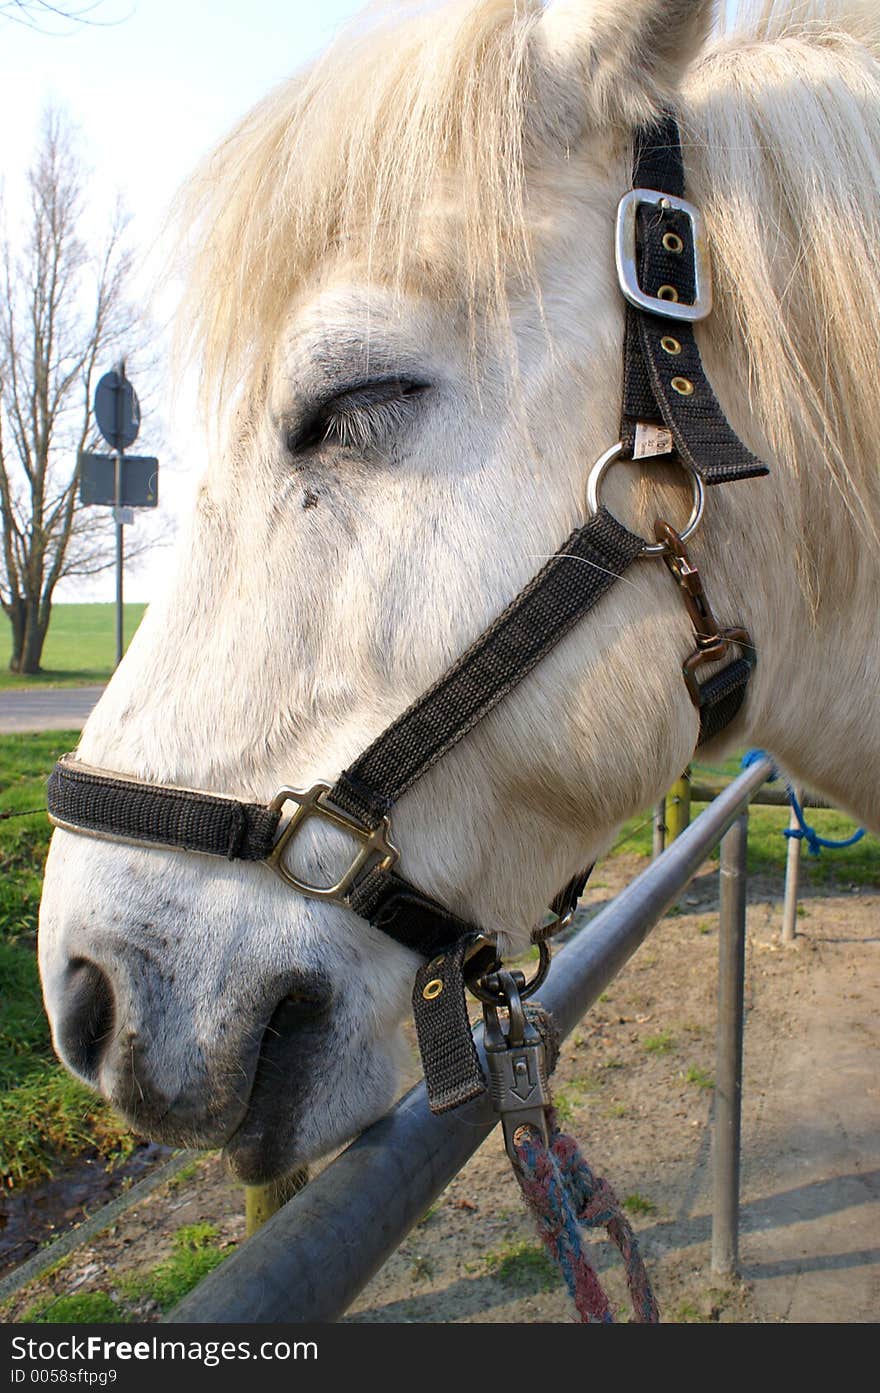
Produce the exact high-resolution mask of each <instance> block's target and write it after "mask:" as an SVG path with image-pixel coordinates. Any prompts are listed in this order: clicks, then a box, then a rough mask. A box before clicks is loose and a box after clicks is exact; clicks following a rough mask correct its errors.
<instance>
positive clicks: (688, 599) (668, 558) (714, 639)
mask: <svg viewBox="0 0 880 1393" xmlns="http://www.w3.org/2000/svg"><path fill="white" fill-rule="evenodd" d="M654 535H655V537H656V538H657V541H658V542H659V543H662V544H663V548H664V550H663V560H664V561H665V563H666V565H667V566H668V568H669V570H670V571H671V573H672V575H673V576H674V578H675V579H676V581H677V582H678V584H679V586H680V587H681V593H682V597H683V599H684V603H685V608H686V609H687V612H688V616H689V618H690V621H691V623H692V624H693V626H694V637H695V638H696V641H697V646H696V648H695V649H694V651H693V653H692V654H691V655H690V657H689V658H686V659H685V661H684V663H683V664H682V672H683V674H684V680H685V684H686V686H687V689H688V693H689V695H690V698H691V701H692V702H693V703H694V706H696V708H697V710H699V709H700V686H699V683H698V681H697V670H698V669H699V668H701V667H702V666H703V665H704V664H705V663H714V662H718V661H719V660H720V659H721V658H724V657H726V656H727V652H728V649H729V648H730V646H731V644H733V643H735V644H737V645H738V646H739V647H740V648H741V649H742V650H743V653H744V655H745V656H746V657H747V658H749V655H750V653H751V652H752V640H751V637H750V635H749V634H748V632H747V630H745V629H722V628H721V627H720V626H719V624H718V621H717V619H716V618H715V616H714V614H713V613H712V606H711V605H710V604H709V597H708V596H707V594H706V590H705V587H704V585H703V578H702V576H701V575H700V572H699V570H698V569H697V567H696V566H695V565H694V563H693V562H692V561H691V559H690V557H689V556H688V554H687V549H686V547H685V545H684V541H683V539H682V537H681V536H680V535H679V534H678V533H677V532H676V531H675V529H674V528H673V527H670V526H669V523H668V522H663V521H661V520H660V519H658V520H657V521H656V522H655V523H654Z"/></svg>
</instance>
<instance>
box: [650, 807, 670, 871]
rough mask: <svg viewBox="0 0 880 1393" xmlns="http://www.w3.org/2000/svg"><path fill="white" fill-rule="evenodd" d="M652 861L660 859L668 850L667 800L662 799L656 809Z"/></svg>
mask: <svg viewBox="0 0 880 1393" xmlns="http://www.w3.org/2000/svg"><path fill="white" fill-rule="evenodd" d="M653 834H654V835H653V843H652V846H651V856H652V859H654V858H656V857H658V856H659V855H660V853H661V851H664V850H665V848H666V799H665V798H661V799H660V802H659V803H658V804H657V806H656V808H655V809H654V823H653Z"/></svg>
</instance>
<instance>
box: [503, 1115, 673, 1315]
mask: <svg viewBox="0 0 880 1393" xmlns="http://www.w3.org/2000/svg"><path fill="white" fill-rule="evenodd" d="M549 1123H550V1145H549V1147H547V1146H545V1145H544V1142H543V1140H542V1138H541V1137H540V1135H539V1134H538V1132H537V1130H536V1129H535V1128H533V1127H524V1128H522V1129H521V1131H520V1132H519V1133H518V1135H517V1137H516V1138H515V1149H516V1154H517V1157H518V1159H519V1167H518V1169H516V1177H517V1180H518V1181H519V1185H520V1189H521V1190H522V1192H523V1197H524V1199H525V1201H526V1204H527V1206H528V1208H529V1209H530V1210H531V1212H532V1215H533V1217H534V1219H535V1223H536V1224H537V1228H538V1233H539V1234H540V1236H541V1239H542V1241H543V1243H544V1245H545V1246H546V1248H547V1250H548V1252H549V1253H550V1256H551V1257H552V1258H553V1261H554V1262H555V1263H556V1265H557V1266H558V1267H559V1269H560V1271H561V1272H562V1275H563V1277H564V1279H565V1284H566V1286H567V1287H568V1290H569V1292H570V1293H571V1297H572V1300H573V1301H574V1304H575V1306H576V1308H577V1311H578V1314H579V1316H580V1318H581V1320H582V1321H583V1322H585V1323H586V1324H589V1325H609V1324H612V1323H613V1321H614V1317H613V1315H612V1313H611V1307H610V1306H609V1304H608V1298H607V1296H606V1295H605V1293H604V1291H603V1290H602V1286H601V1284H600V1282H599V1278H598V1277H597V1275H596V1273H595V1271H594V1270H593V1268H592V1267H591V1265H590V1263H589V1261H588V1259H587V1256H586V1253H585V1251H584V1245H583V1238H582V1234H581V1226H583V1227H584V1228H600V1227H602V1228H605V1229H607V1232H608V1236H609V1238H611V1240H612V1242H613V1243H615V1244H616V1246H617V1248H618V1250H619V1252H620V1255H621V1257H622V1259H623V1264H624V1270H625V1273H626V1283H627V1287H628V1288H629V1293H630V1298H631V1300H632V1305H633V1311H634V1313H635V1319H636V1321H637V1322H638V1323H640V1324H649V1325H656V1324H657V1322H658V1321H659V1319H660V1313H659V1310H658V1308H657V1302H656V1301H655V1299H654V1294H653V1292H652V1291H651V1285H650V1282H649V1280H648V1274H647V1272H646V1271H645V1265H644V1263H643V1261H642V1257H641V1254H640V1252H639V1247H638V1243H637V1241H636V1237H635V1234H634V1233H633V1231H632V1226H631V1225H630V1223H629V1220H628V1219H627V1218H626V1216H625V1215H624V1214H623V1213H622V1212H621V1209H620V1205H619V1203H618V1201H617V1197H616V1195H615V1194H614V1191H613V1190H612V1189H611V1186H610V1185H609V1184H608V1182H607V1181H606V1180H603V1179H602V1178H601V1177H599V1176H596V1175H594V1174H593V1172H592V1170H591V1169H590V1167H589V1165H588V1164H587V1162H586V1160H585V1159H584V1157H583V1156H582V1155H581V1153H580V1151H579V1149H578V1146H577V1143H576V1142H575V1141H574V1139H573V1138H572V1137H569V1136H566V1135H565V1134H564V1133H562V1132H560V1131H559V1128H558V1125H557V1122H556V1114H555V1111H554V1110H552V1109H551V1111H550V1115H549Z"/></svg>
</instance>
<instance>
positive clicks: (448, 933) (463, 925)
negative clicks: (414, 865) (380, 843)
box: [348, 865, 480, 958]
mask: <svg viewBox="0 0 880 1393" xmlns="http://www.w3.org/2000/svg"><path fill="white" fill-rule="evenodd" d="M348 903H349V907H350V908H351V909H353V910H354V912H355V914H359V915H360V916H361V918H362V919H367V920H369V922H370V923H371V924H373V925H374V926H375V927H376V928H377V929H381V930H382V932H383V933H386V934H388V935H389V936H390V937H391V938H393V939H395V940H396V942H398V943H401V944H402V945H403V947H404V948H410V949H412V951H413V952H414V953H421V955H422V956H423V957H425V958H431V957H433V956H434V955H435V954H436V953H439V952H440V951H441V950H442V949H444V948H448V947H449V945H450V944H451V943H454V942H455V941H456V939H463V938H474V937H478V936H479V933H480V930H479V929H478V928H477V926H476V925H475V924H470V923H468V921H467V920H466V919H460V918H459V917H458V915H457V914H453V913H452V911H451V910H449V909H447V908H446V906H445V905H442V904H440V903H439V901H438V900H433V899H431V898H430V896H428V895H424V894H422V892H421V890H417V889H416V887H415V886H414V885H410V883H409V881H408V880H404V879H403V877H402V876H399V875H396V874H395V873H394V871H386V870H383V869H382V867H381V865H377V866H373V867H372V868H371V869H370V870H368V871H367V872H366V874H364V875H362V876H361V877H360V879H358V880H356V881H355V883H354V886H353V887H352V890H351V893H350V894H349V897H348Z"/></svg>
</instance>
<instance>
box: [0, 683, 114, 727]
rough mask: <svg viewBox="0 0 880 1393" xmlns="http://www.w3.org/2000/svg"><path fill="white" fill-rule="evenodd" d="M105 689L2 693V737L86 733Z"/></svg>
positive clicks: (86, 688)
mask: <svg viewBox="0 0 880 1393" xmlns="http://www.w3.org/2000/svg"><path fill="white" fill-rule="evenodd" d="M103 690H104V688H103V687H29V688H24V689H23V690H18V691H8V692H0V735H22V734H24V733H25V732H26V731H35V730H82V728H83V726H84V725H85V723H86V719H87V718H88V716H89V713H90V712H91V710H92V707H93V706H94V705H95V703H96V702H97V700H98V697H99V696H100V695H101V693H102V692H103Z"/></svg>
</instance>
